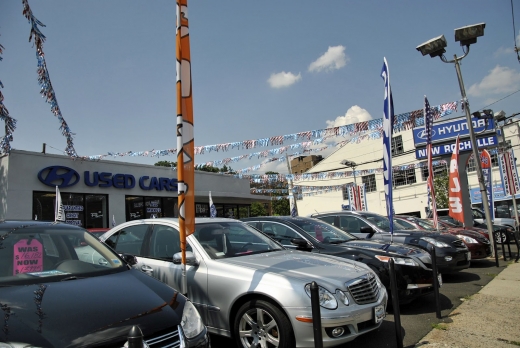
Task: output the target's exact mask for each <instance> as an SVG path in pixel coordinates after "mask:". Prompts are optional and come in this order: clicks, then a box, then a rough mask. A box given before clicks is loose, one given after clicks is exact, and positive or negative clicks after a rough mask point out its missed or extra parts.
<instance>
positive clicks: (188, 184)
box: [175, 0, 195, 264]
mask: <svg viewBox="0 0 520 348" xmlns="http://www.w3.org/2000/svg"><path fill="white" fill-rule="evenodd" d="M175 38H176V40H175V42H176V57H177V62H176V70H177V180H178V204H179V230H180V231H179V232H180V242H181V251H182V263H183V264H186V237H187V236H189V235H190V234H192V233H193V232H194V231H195V185H194V182H195V146H194V132H193V100H192V88H191V57H190V36H189V25H188V1H187V0H177V26H176V33H175Z"/></svg>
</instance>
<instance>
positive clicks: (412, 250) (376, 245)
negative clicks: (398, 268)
mask: <svg viewBox="0 0 520 348" xmlns="http://www.w3.org/2000/svg"><path fill="white" fill-rule="evenodd" d="M339 245H342V246H346V247H359V248H363V249H371V250H374V251H380V252H381V253H385V252H386V253H388V254H393V255H390V256H415V255H419V254H423V253H424V250H422V249H420V248H416V247H413V246H410V245H405V244H401V243H385V242H382V241H376V240H367V239H356V240H352V241H349V242H348V243H344V244H339Z"/></svg>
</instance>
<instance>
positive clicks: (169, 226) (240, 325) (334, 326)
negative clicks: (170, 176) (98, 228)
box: [100, 218, 387, 348]
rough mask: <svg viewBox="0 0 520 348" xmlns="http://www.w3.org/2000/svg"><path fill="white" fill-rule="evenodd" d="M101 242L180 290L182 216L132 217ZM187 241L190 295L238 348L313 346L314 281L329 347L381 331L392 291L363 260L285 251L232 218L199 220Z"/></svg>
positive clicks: (216, 329)
mask: <svg viewBox="0 0 520 348" xmlns="http://www.w3.org/2000/svg"><path fill="white" fill-rule="evenodd" d="M100 239H101V241H104V242H105V243H106V244H108V245H110V246H111V247H112V248H114V249H115V250H116V251H117V252H119V253H121V254H132V255H135V256H136V257H137V264H136V265H135V266H134V267H136V268H138V269H139V270H141V271H143V272H145V273H147V274H149V275H150V276H153V277H156V278H158V279H160V280H162V281H163V282H165V283H166V284H168V285H170V286H172V287H175V288H179V287H181V285H182V277H183V276H182V268H183V266H182V265H181V253H180V243H179V224H178V219H173V218H160V219H145V220H134V221H129V222H126V223H123V224H120V225H118V226H116V227H114V228H113V229H111V230H109V231H108V232H106V233H105V234H103V236H101V237H100ZM187 244H188V245H187V250H188V251H187V253H186V264H187V267H186V277H187V284H188V294H187V295H188V297H189V298H190V299H191V301H192V302H193V304H195V306H196V307H197V309H198V310H199V312H200V314H201V315H202V318H203V321H204V323H205V324H206V326H207V327H208V330H209V331H210V332H211V333H214V334H217V335H223V336H227V337H233V338H234V339H235V340H236V342H237V345H238V346H239V347H252V346H256V347H263V348H268V347H284V348H285V347H294V346H297V347H314V335H313V324H312V311H311V297H310V284H311V282H312V281H316V283H317V284H318V285H319V292H320V312H321V324H322V336H323V346H324V347H333V346H337V345H341V344H344V343H345V342H349V341H352V340H353V339H355V338H356V337H357V336H359V335H361V334H364V333H367V332H369V331H372V330H375V329H377V328H378V327H379V326H380V325H381V323H382V321H383V318H384V316H385V313H386V303H387V292H386V289H385V287H384V286H383V285H382V284H381V282H380V280H379V278H378V277H377V276H376V275H375V274H374V272H373V271H372V270H371V269H370V268H368V267H367V266H366V265H364V264H362V263H358V262H355V261H350V260H346V259H344V258H339V257H335V256H327V255H314V254H310V253H305V252H300V251H294V250H288V249H285V248H284V247H282V246H281V245H280V244H278V243H277V242H275V241H274V240H272V239H270V238H269V237H267V236H265V235H264V234H262V233H260V232H259V231H257V230H256V229H254V228H252V227H250V226H248V225H247V224H245V223H243V222H241V221H238V220H234V219H223V218H197V219H196V231H195V233H194V234H192V235H190V236H188V238H187Z"/></svg>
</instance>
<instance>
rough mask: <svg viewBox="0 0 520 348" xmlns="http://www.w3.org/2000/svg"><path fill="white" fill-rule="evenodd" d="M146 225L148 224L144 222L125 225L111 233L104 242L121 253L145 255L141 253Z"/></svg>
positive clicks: (146, 229)
mask: <svg viewBox="0 0 520 348" xmlns="http://www.w3.org/2000/svg"><path fill="white" fill-rule="evenodd" d="M148 227H149V225H144V224H143V225H135V226H129V227H126V228H124V229H122V230H120V231H117V232H116V233H114V234H113V235H111V236H110V238H108V239H107V240H106V243H107V244H108V245H110V246H111V247H112V248H113V249H114V250H115V251H117V252H118V253H121V254H122V253H126V254H132V255H136V256H146V255H143V253H144V252H143V243H144V237H145V235H146V231H148Z"/></svg>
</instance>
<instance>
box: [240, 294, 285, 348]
mask: <svg viewBox="0 0 520 348" xmlns="http://www.w3.org/2000/svg"><path fill="white" fill-rule="evenodd" d="M259 315H260V318H261V319H260V320H259ZM233 328H234V330H233V334H234V337H235V341H236V343H237V346H238V347H244V348H246V347H259V348H260V347H261V348H273V347H278V348H292V347H294V346H295V340H294V333H293V329H292V326H291V322H290V321H289V319H288V318H287V316H286V315H285V314H284V313H283V312H282V311H281V310H280V309H279V308H278V307H277V306H275V305H273V304H272V303H270V302H267V301H263V300H251V301H248V302H246V303H244V304H243V305H242V306H241V307H240V309H239V310H238V312H237V315H236V317H235V323H234V326H233Z"/></svg>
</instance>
